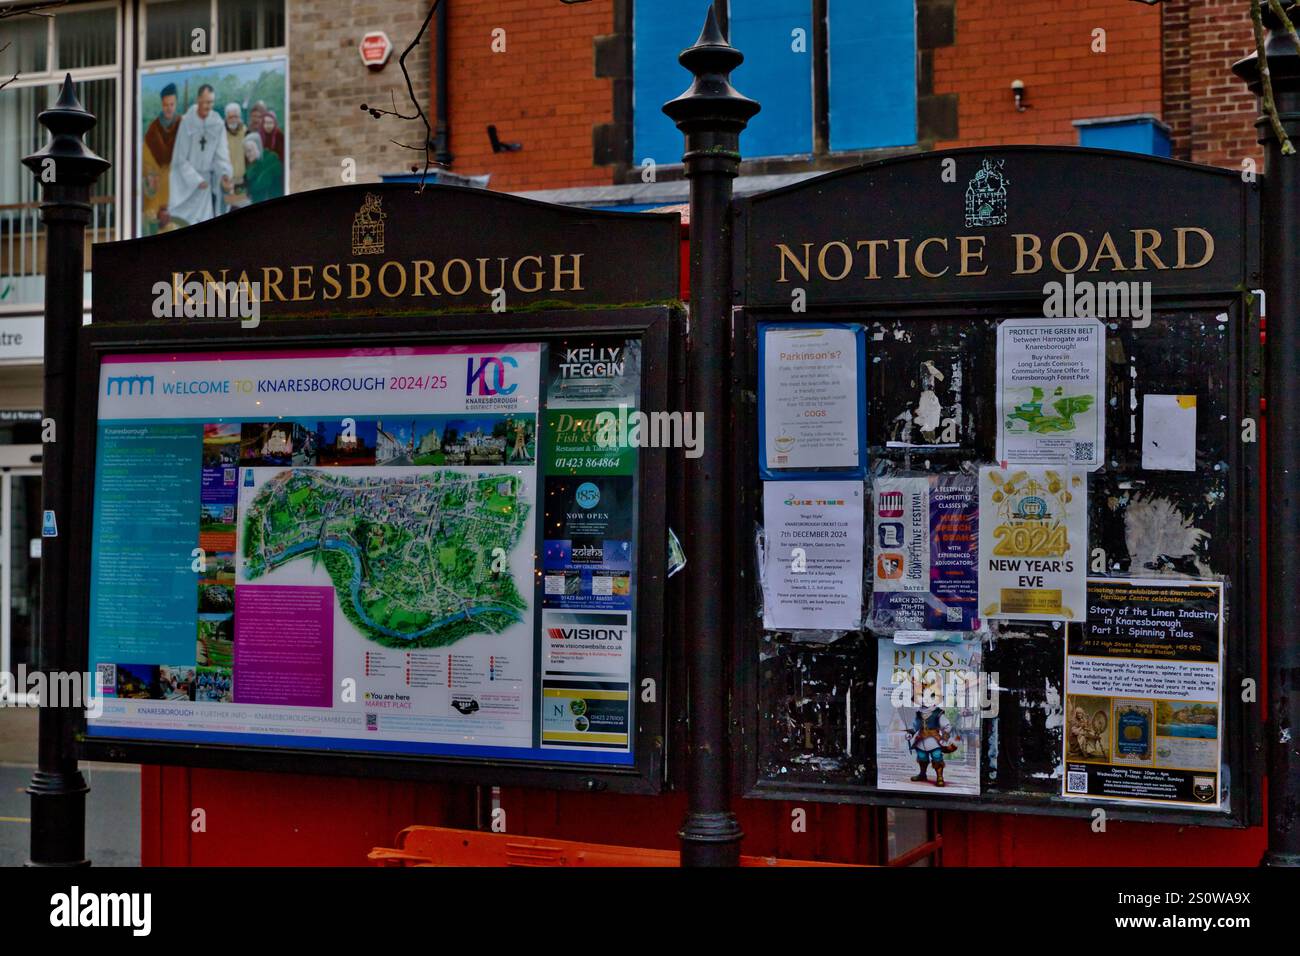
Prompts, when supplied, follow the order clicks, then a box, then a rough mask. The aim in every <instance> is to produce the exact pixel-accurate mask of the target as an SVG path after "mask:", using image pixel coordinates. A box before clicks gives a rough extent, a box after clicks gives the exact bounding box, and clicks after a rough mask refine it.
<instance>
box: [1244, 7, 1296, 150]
mask: <svg viewBox="0 0 1300 956" xmlns="http://www.w3.org/2000/svg"><path fill="white" fill-rule="evenodd" d="M1260 3H1261V0H1250V20H1251V23H1252V24H1254V27H1255V52H1256V62H1257V63H1258V64H1259V85H1260V88H1261V90H1262V91H1263V96H1262V99H1263V101H1264V115H1265V116H1267V117H1268V119H1269V122H1270V123H1272V124H1273V135H1274V136H1276V137H1277V141H1278V142H1279V143H1281V144H1282V155H1283V156H1292V155H1294V154H1295V147H1294V146H1293V145H1292V144H1291V138H1290V137H1289V136H1287V135H1286V129H1285V128H1284V127H1283V126H1282V121H1281V120H1280V119H1278V115H1277V104H1276V103H1274V102H1273V78H1272V77H1271V76H1270V75H1269V72H1268V54H1267V53H1266V52H1265V50H1264V15H1263V12H1262V11H1261V8H1260ZM1283 19H1284V20H1286V22H1287V23H1290V22H1291V21H1290V20H1289V19H1288V18H1286V17H1283Z"/></svg>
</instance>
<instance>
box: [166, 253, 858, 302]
mask: <svg viewBox="0 0 1300 956" xmlns="http://www.w3.org/2000/svg"><path fill="white" fill-rule="evenodd" d="M845 253H846V255H847V256H848V258H849V259H850V260H851V259H852V253H851V252H850V251H849V250H848V248H847V247H845ZM584 255H585V253H581V252H573V253H551V254H549V255H543V254H537V255H526V256H518V257H514V256H494V257H492V258H484V257H476V258H473V259H467V258H457V257H453V258H449V259H445V260H443V261H441V262H436V261H434V260H432V259H414V260H410V261H403V260H399V259H388V260H385V261H384V262H376V263H374V264H373V265H372V264H371V263H366V262H329V263H326V264H324V265H320V266H316V265H287V266H263V267H262V268H261V269H259V270H256V271H254V273H253V275H252V277H251V278H250V276H249V274H248V273H247V272H240V273H239V274H238V275H235V274H234V273H233V272H232V271H231V270H230V269H216V270H208V269H202V270H195V271H190V272H173V273H172V274H171V282H170V285H171V287H172V300H173V302H175V303H183V302H184V301H185V298H186V293H185V285H186V283H187V282H190V281H201V282H205V283H208V284H215V283H222V284H225V283H227V282H235V283H238V284H239V285H240V286H243V287H249V286H251V285H256V286H257V288H258V294H257V295H256V296H254V297H253V298H256V299H258V301H260V302H315V301H322V302H330V301H333V300H335V299H352V300H358V299H370V298H373V297H378V298H384V299H400V298H403V297H409V298H421V297H425V296H430V297H433V296H442V295H448V296H464V295H474V296H482V297H488V296H491V295H492V294H493V293H495V292H496V290H497V289H504V290H505V291H506V293H507V294H509V293H511V292H517V293H520V294H523V295H537V294H539V293H541V292H542V291H543V290H545V291H546V292H548V293H549V292H582V291H584V289H585V287H584V286H583V284H582V265H583V263H582V260H583V256H584Z"/></svg>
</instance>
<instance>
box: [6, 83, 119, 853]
mask: <svg viewBox="0 0 1300 956" xmlns="http://www.w3.org/2000/svg"><path fill="white" fill-rule="evenodd" d="M39 119H40V122H41V125H42V126H44V127H45V128H46V129H47V130H49V132H50V141H49V142H48V143H47V144H46V145H45V148H44V149H42V150H40V151H39V152H36V153H33V154H32V155H31V156H27V157H25V158H24V159H23V164H24V165H25V166H27V168H28V169H30V170H31V171H32V172H33V173H34V174H35V175H36V177H37V179H38V180H40V182H41V221H42V222H43V223H44V224H45V399H44V402H45V407H44V410H43V412H44V415H45V417H46V418H49V419H53V420H54V427H55V434H54V439H55V440H54V441H49V442H46V443H45V445H44V448H43V449H42V454H41V507H42V509H43V510H44V511H45V513H46V514H47V515H48V514H49V513H50V512H53V517H54V521H55V529H53V530H56V531H58V532H59V536H57V537H46V538H45V539H44V544H43V547H42V549H41V631H40V644H39V648H40V659H39V664H40V669H41V670H42V671H43V672H44V673H45V674H47V675H51V674H54V673H56V672H59V673H64V674H68V673H71V672H73V671H77V670H80V669H81V664H80V662H79V655H78V654H77V652H76V646H75V644H74V643H73V641H72V639H71V635H70V634H69V632H68V623H69V622H68V620H67V607H68V593H67V591H68V566H69V563H70V557H71V556H70V555H69V553H68V548H67V544H66V542H67V540H68V539H67V537H66V535H67V527H68V522H69V520H70V518H71V501H72V488H73V483H74V481H75V480H76V478H75V476H74V474H73V460H72V434H73V423H74V418H75V415H76V406H75V404H74V399H73V390H74V386H75V384H76V378H75V377H76V356H77V349H76V343H77V330H78V329H80V328H81V314H82V300H83V294H82V289H83V283H84V279H83V273H84V272H85V259H86V255H85V240H86V225H87V223H89V222H90V187H91V186H92V185H93V184H94V182H95V180H96V179H98V178H99V176H100V174H101V173H103V172H104V170H106V169H108V167H109V163H108V162H107V161H106V160H103V159H100V158H99V157H98V156H96V155H95V154H94V153H93V152H92V151H91V150H90V149H89V148H88V147H87V146H86V144H85V143H84V142H83V141H82V137H83V136H84V135H85V134H86V133H87V132H88V131H89V130H90V129H92V128H93V127H94V125H95V117H94V116H92V115H91V114H90V113H88V112H87V111H86V110H84V109H82V106H81V103H80V102H79V101H78V100H77V94H76V91H75V90H74V89H73V87H72V76H71V75H68V76H67V77H66V78H65V79H64V81H63V89H62V90H61V91H60V92H59V99H58V101H57V102H56V103H55V104H54V106H53V107H51V108H50V109H47V110H45V111H44V112H42V113H41V115H40V117H39ZM42 533H44V530H43V532H42ZM54 686H57V685H56V683H55V682H54V681H52V680H49V679H48V678H47V680H46V688H47V691H46V692H47V693H48V692H49V688H51V687H54ZM64 686H67V685H66V684H64ZM51 703H54V704H64V705H67V704H69V703H71V702H69V701H50V700H43V701H41V712H40V737H39V753H38V764H37V770H36V772H35V773H34V774H33V775H32V782H31V785H30V786H28V788H27V792H28V793H29V794H31V797H32V811H31V812H32V837H31V859H30V861H29V864H28V865H30V866H87V865H89V863H90V861H89V860H87V859H86V793H87V791H88V790H89V789H90V788H89V787H87V786H86V781H85V778H83V777H82V775H81V771H80V770H78V769H77V757H76V749H75V739H74V735H75V734H76V732H77V726H78V721H79V720H80V716H81V715H80V711H79V709H78V708H77V707H73V706H50V704H51Z"/></svg>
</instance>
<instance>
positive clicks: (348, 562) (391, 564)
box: [243, 468, 531, 648]
mask: <svg viewBox="0 0 1300 956" xmlns="http://www.w3.org/2000/svg"><path fill="white" fill-rule="evenodd" d="M529 507H530V506H529V504H528V502H527V500H526V499H525V497H524V488H523V482H522V480H521V479H520V478H519V477H518V476H516V475H510V474H497V475H485V474H481V473H480V474H478V475H473V474H466V473H465V472H458V471H442V470H439V471H431V472H428V473H424V474H408V475H366V476H356V477H354V476H352V475H346V474H340V473H338V472H335V471H322V470H316V469H306V468H303V469H295V470H287V471H283V472H281V473H280V474H278V475H275V476H274V477H273V478H271V479H270V480H269V481H267V482H266V483H264V484H263V485H262V486H261V487H260V488H259V489H258V491H257V495H256V496H255V497H254V499H253V501H252V503H251V505H249V507H248V509H247V512H246V514H245V515H244V528H243V531H244V534H243V555H244V574H245V577H246V579H247V580H249V581H252V580H256V579H257V578H259V577H262V576H264V575H266V574H268V573H270V572H271V571H273V570H275V569H276V568H278V567H282V566H284V565H286V564H288V563H290V562H291V561H299V560H308V559H309V560H310V561H311V562H312V566H313V568H314V567H316V566H317V563H320V564H323V565H324V567H325V569H326V571H327V572H328V573H329V576H330V580H331V581H332V582H333V584H334V591H335V593H336V594H337V595H338V599H339V605H340V606H341V607H342V609H343V612H344V614H345V615H346V616H347V618H348V620H349V621H351V622H352V624H353V626H355V627H356V628H357V630H358V631H360V632H361V633H362V634H364V635H365V636H366V637H368V638H369V639H370V640H372V641H374V642H375V643H377V644H380V645H383V646H385V647H401V648H416V647H443V646H446V645H449V644H453V643H455V642H456V641H458V640H460V639H461V638H463V637H467V636H469V635H471V634H484V633H488V634H493V633H499V632H500V631H502V630H504V629H505V628H506V627H508V626H509V625H511V624H513V623H515V622H517V621H519V620H521V618H522V614H523V612H524V611H525V610H526V609H527V606H528V605H527V603H526V602H525V600H524V599H523V597H521V596H520V593H519V589H518V588H517V586H516V584H515V580H514V578H513V577H512V576H511V573H510V570H509V567H508V561H507V562H505V563H506V564H507V568H506V570H503V571H493V570H492V566H493V551H494V549H496V548H503V549H504V550H505V553H506V554H507V555H509V553H510V552H511V551H512V550H513V549H514V547H515V545H516V544H518V542H519V539H520V538H521V537H522V535H523V532H524V528H525V526H526V523H527V519H528V511H529ZM500 563H501V562H500V561H498V564H500ZM530 583H531V582H530Z"/></svg>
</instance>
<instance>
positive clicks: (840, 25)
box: [828, 0, 916, 150]
mask: <svg viewBox="0 0 1300 956" xmlns="http://www.w3.org/2000/svg"><path fill="white" fill-rule="evenodd" d="M828 14H829V20H830V25H829V47H830V50H829V55H830V125H831V131H830V132H831V143H830V145H831V149H832V150H846V149H871V148H874V147H882V146H909V145H911V144H912V143H915V142H916V9H915V5H914V0H829V2H828Z"/></svg>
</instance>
